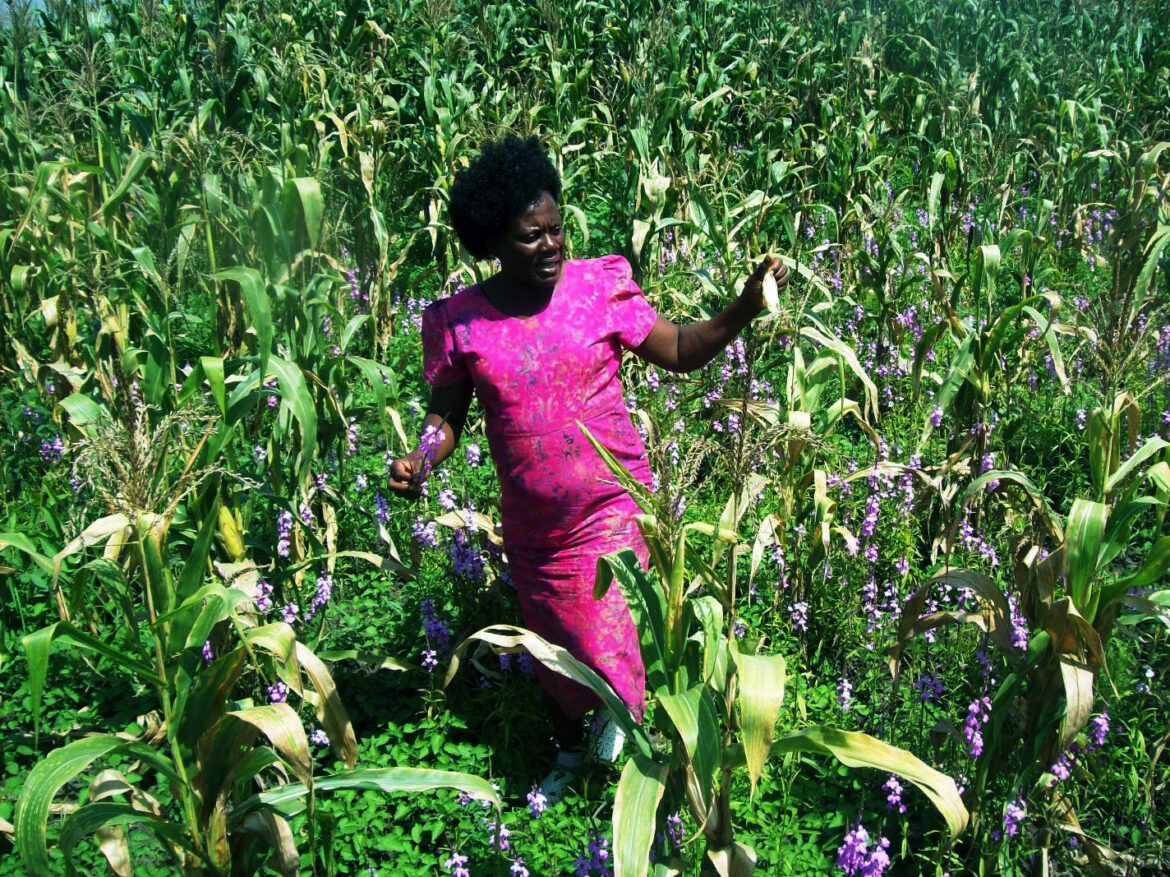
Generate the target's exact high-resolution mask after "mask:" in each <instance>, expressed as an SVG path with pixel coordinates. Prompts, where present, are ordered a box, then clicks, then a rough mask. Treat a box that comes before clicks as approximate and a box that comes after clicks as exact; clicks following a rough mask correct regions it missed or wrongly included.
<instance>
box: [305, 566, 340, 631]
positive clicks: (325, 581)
mask: <svg viewBox="0 0 1170 877" xmlns="http://www.w3.org/2000/svg"><path fill="white" fill-rule="evenodd" d="M331 596H333V576H331V575H329V571H328V570H324V569H323V570H321V572H319V573H317V592H316V593H315V594H314V595H313V602H312V603H310V604H309V611H308V612H306V613H305V620H306V621H308V620H310V619H311V618H312V617H313V616H314V615H316V614H317V610H318V609H320V608H321V607H322V606H324V605H325V604H326V603H328V602H329V598H330V597H331Z"/></svg>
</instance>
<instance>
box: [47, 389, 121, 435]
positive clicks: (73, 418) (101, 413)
mask: <svg viewBox="0 0 1170 877" xmlns="http://www.w3.org/2000/svg"><path fill="white" fill-rule="evenodd" d="M57 404H58V406H59V407H60V408H61V409H62V410H64V412H65V415H66V416H67V417H68V418H69V425H70V426H72V427H73V428H74V429H76V430H77V431H78V432H79V433H81V434H82V435H84V436H88V435H89V434H90V427H92V426H93V425H94V424H96V423H99V422H100V421H102V420H103V419H105V418H106V417H108V416H109V413H108V412H107V411H106V409H105V406H104V405H101V404H100V403H98V402H95V401H94V400H93V399H91V398H90V397H89V396H83V395H81V394H80V393H73V394H72V395H70V396H66V397H65V398H64V399H62V400H61V401H60V402H58V403H57Z"/></svg>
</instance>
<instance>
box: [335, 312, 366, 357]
mask: <svg viewBox="0 0 1170 877" xmlns="http://www.w3.org/2000/svg"><path fill="white" fill-rule="evenodd" d="M369 320H370V315H369V314H358V315H357V316H356V317H350V318H349V322H347V323H346V324H345V328H344V329H342V330H341V338H340V340H339V341H338V343H337V346H338V347H339V348H340V349H341V352H342V353H345V351H346V350H348V349H349V342H350V341H352V340H353V336H354V335H355V334H356V333H357V330H358V329H360V328H361V327H362V326H363V325H365V324H366V323H367V322H369Z"/></svg>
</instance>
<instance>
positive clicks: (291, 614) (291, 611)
mask: <svg viewBox="0 0 1170 877" xmlns="http://www.w3.org/2000/svg"><path fill="white" fill-rule="evenodd" d="M300 611H301V607H299V606H298V605H297V604H296V603H286V604H285V605H284V606H283V607H282V608H281V610H280V615H281V617H282V618H283V619H284V623H285V624H293V623H294V622H295V621H296V620H297V614H298V613H299V612H300Z"/></svg>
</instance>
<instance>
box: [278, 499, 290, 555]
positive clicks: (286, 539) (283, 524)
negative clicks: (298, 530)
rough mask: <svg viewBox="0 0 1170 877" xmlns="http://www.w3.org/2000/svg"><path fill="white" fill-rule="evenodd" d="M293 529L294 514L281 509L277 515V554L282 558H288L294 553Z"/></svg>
mask: <svg viewBox="0 0 1170 877" xmlns="http://www.w3.org/2000/svg"><path fill="white" fill-rule="evenodd" d="M292 528H293V516H292V512H290V511H288V510H287V509H281V510H280V511H279V512H278V513H277V515H276V553H277V554H279V555H280V556H281V557H288V556H289V554H290V553H291V551H292V542H291V540H290V537H291V536H292Z"/></svg>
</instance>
